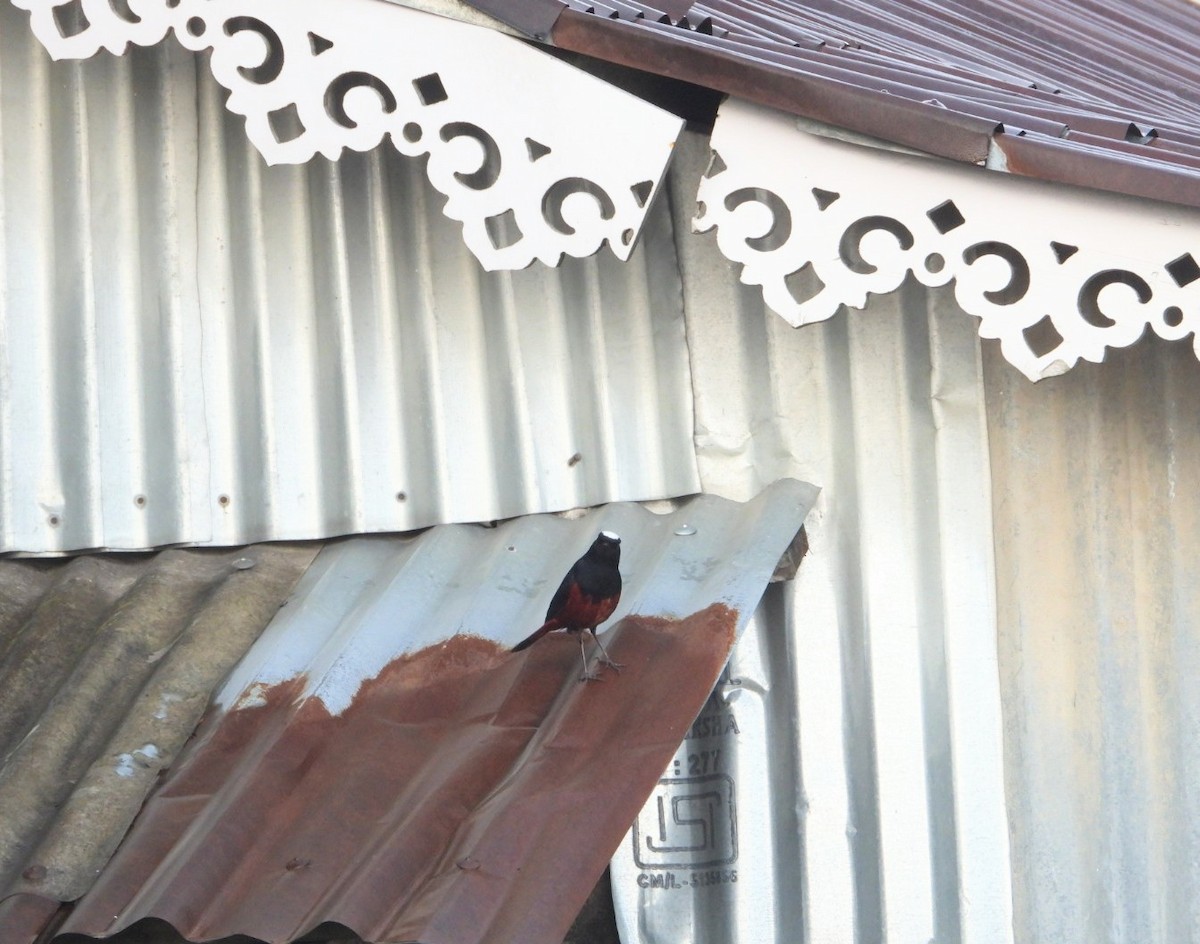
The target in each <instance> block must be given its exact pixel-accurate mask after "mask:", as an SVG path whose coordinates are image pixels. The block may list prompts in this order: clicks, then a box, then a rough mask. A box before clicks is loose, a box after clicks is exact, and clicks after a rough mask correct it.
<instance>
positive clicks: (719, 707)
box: [633, 698, 738, 889]
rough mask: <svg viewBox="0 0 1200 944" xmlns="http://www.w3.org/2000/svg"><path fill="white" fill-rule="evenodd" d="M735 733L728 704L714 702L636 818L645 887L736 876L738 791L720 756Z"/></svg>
mask: <svg viewBox="0 0 1200 944" xmlns="http://www.w3.org/2000/svg"><path fill="white" fill-rule="evenodd" d="M737 733H738V727H737V721H736V720H735V719H734V718H733V714H732V711H731V710H730V709H729V707H728V706H727V705H724V704H722V703H721V702H720V701H719V700H718V699H716V698H713V699H710V701H709V704H708V705H706V706H705V710H704V711H703V712H702V713H701V715H700V717H699V718H698V719H697V720H696V723H695V724H694V725H693V726H692V729H691V730H690V731H689V732H688V736H687V738H685V740H684V743H683V746H682V747H681V748H680V751H679V753H678V754H677V755H676V757H675V760H674V761H673V763H672V765H671V767H669V768H668V769H667V772H666V776H664V777H663V779H662V780H660V781H659V782H658V786H657V787H655V790H654V793H653V794H652V795H651V797H650V800H649V802H647V803H646V805H645V806H644V807H643V808H642V811H641V813H640V814H639V815H638V818H637V821H636V822H635V823H634V827H633V843H634V850H633V857H634V862H635V863H636V865H637V867H638V868H639V869H641V870H642V871H641V872H640V873H639V875H638V879H637V883H638V885H639V886H640V887H641V888H664V889H670V888H695V887H699V886H703V885H716V884H728V883H732V882H736V881H737V871H736V869H734V868H731V867H732V866H733V865H734V864H735V863H736V862H737V851H738V850H737V819H736V792H737V791H736V784H735V781H734V779H733V777H731V776H730V775H729V773H726V772H725V770H724V769H723V768H724V767H725V764H724V763H723V760H724V758H723V756H722V755H723V754H725V753H726V750H725V748H726V747H730V746H732V744H729V743H728V742H727V741H726V738H732V736H733V735H736V734H737Z"/></svg>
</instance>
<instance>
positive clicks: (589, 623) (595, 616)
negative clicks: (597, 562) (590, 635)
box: [555, 584, 617, 630]
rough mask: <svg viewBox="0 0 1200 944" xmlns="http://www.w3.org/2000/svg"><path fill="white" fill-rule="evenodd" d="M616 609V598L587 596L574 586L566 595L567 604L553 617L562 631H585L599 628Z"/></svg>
mask: <svg viewBox="0 0 1200 944" xmlns="http://www.w3.org/2000/svg"><path fill="white" fill-rule="evenodd" d="M616 608H617V598H616V597H593V596H589V595H588V594H586V593H584V592H583V590H581V589H580V588H579V585H578V584H574V585H572V587H571V589H570V591H569V592H568V593H567V602H566V603H565V604H564V605H563V608H562V610H561V611H559V612H558V613H557V614H555V616H556V618H557V620H558V621H559V623H560V624H561V625H562V627H563V628H564V629H573V630H579V629H587V628H591V627H593V626H599V625H600V624H601V623H603V622H604V621H605V620H606V619H608V618H609V617H610V616H612V612H613V610H615V609H616Z"/></svg>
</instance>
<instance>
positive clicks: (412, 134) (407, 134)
mask: <svg viewBox="0 0 1200 944" xmlns="http://www.w3.org/2000/svg"><path fill="white" fill-rule="evenodd" d="M403 133H404V140H405V141H407V142H409V143H410V144H416V143H417V142H418V141H420V140H421V126H420V125H419V124H417V123H416V122H415V121H410V122H409V123H408V124H406V125H405V126H404V132H403Z"/></svg>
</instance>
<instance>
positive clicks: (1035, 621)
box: [985, 339, 1200, 944]
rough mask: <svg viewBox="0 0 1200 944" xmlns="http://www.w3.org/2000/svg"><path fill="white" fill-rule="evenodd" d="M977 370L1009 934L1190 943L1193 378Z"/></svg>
mask: <svg viewBox="0 0 1200 944" xmlns="http://www.w3.org/2000/svg"><path fill="white" fill-rule="evenodd" d="M987 354H988V356H987V357H986V359H985V367H986V377H987V382H988V384H987V390H988V421H989V427H990V431H991V443H992V469H993V476H994V481H995V486H996V493H995V494H996V516H995V521H996V564H997V579H998V588H999V594H998V596H999V604H1000V614H1001V620H1000V626H1001V632H1000V658H1001V669H1002V674H1001V681H1002V684H1003V692H1004V730H1005V767H1006V775H1007V784H1008V796H1009V818H1010V822H1011V824H1012V857H1013V903H1014V917H1015V922H1016V931H1017V938H1018V940H1020V941H1022V942H1025V941H1029V942H1033V941H1060V942H1063V944H1074V942H1078V944H1084V942H1092V941H1113V942H1120V944H1126V942H1128V944H1135V942H1136V944H1142V942H1148V941H1155V942H1159V941H1161V942H1174V941H1196V940H1200V856H1198V855H1197V850H1200V737H1198V736H1197V734H1198V732H1200V688H1198V687H1197V684H1196V680H1197V678H1200V579H1198V573H1197V563H1196V562H1197V560H1200V547H1198V546H1197V539H1198V536H1200V492H1198V491H1197V488H1196V483H1197V481H1200V423H1198V422H1197V419H1196V403H1197V402H1200V364H1197V363H1196V360H1195V358H1194V357H1192V356H1191V354H1190V352H1188V351H1180V350H1176V349H1175V348H1173V347H1172V346H1170V345H1169V344H1167V343H1165V342H1160V341H1157V340H1156V339H1144V340H1143V341H1142V342H1141V343H1139V344H1138V345H1137V346H1135V347H1133V348H1130V349H1127V350H1122V351H1111V352H1110V353H1109V357H1108V361H1107V362H1106V363H1104V364H1100V365H1090V364H1089V365H1085V366H1084V367H1082V368H1081V369H1079V370H1077V371H1074V372H1072V374H1070V375H1069V376H1064V377H1059V378H1055V379H1054V380H1052V381H1048V382H1047V383H1045V384H1039V385H1038V386H1037V388H1036V389H1035V388H1032V387H1030V385H1029V384H1026V383H1024V382H1023V380H1022V378H1021V377H1019V376H1017V375H1016V374H1015V373H1014V371H1012V370H1011V369H1009V368H1008V367H1006V365H1005V364H1004V362H1003V361H1002V360H1001V359H1000V358H999V356H998V355H997V354H996V352H994V351H990V350H989V351H988V352H987Z"/></svg>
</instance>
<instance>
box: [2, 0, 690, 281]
mask: <svg viewBox="0 0 1200 944" xmlns="http://www.w3.org/2000/svg"><path fill="white" fill-rule="evenodd" d="M13 2H14V3H15V4H16V5H17V6H18V7H21V8H23V9H26V10H29V12H30V16H31V25H32V28H33V32H34V34H35V35H36V36H37V37H38V39H39V40H40V41H41V42H42V44H43V45H44V46H45V47H46V48H47V50H48V51H49V52H50V54H51V55H52V56H53V57H54V58H56V59H63V58H70V59H81V58H86V57H88V56H91V55H94V54H95V53H96V52H97V51H99V50H100V49H107V50H108V51H109V52H112V53H116V54H121V53H123V52H124V51H125V49H126V48H127V46H128V44H130V43H135V44H137V45H140V46H148V45H153V44H155V43H158V42H160V41H161V40H162V39H163V38H164V37H165V36H166V34H167V33H168V31H170V32H173V33H174V35H175V37H176V38H177V39H178V40H179V42H180V43H182V44H183V45H184V46H185V47H186V48H188V49H191V50H193V51H200V50H204V49H211V50H212V63H211V64H212V71H213V75H214V76H215V77H216V79H217V81H218V82H220V83H221V85H223V86H224V87H225V88H227V89H228V90H229V93H230V94H229V100H228V103H227V104H228V107H229V109H230V111H232V112H234V113H236V114H240V115H244V116H245V117H246V133H247V134H248V135H249V137H250V140H251V141H252V142H253V143H254V145H255V147H256V148H258V150H259V151H260V152H261V153H262V155H263V157H264V158H265V159H266V160H267V162H268V163H271V164H278V163H284V164H296V163H302V162H304V161H307V160H309V159H310V158H312V157H313V156H314V155H316V154H322V155H324V156H325V157H327V158H330V159H331V160H334V159H336V158H337V157H338V155H339V154H340V153H341V152H342V149H343V148H351V149H353V150H356V151H365V150H368V149H370V148H372V147H374V146H376V145H377V144H379V143H380V141H382V140H384V139H385V138H386V139H388V140H390V141H391V143H392V144H393V145H394V146H395V147H396V148H397V150H399V151H401V152H402V153H404V154H406V155H410V156H421V155H428V156H429V162H428V166H427V172H428V175H429V180H430V182H431V183H432V184H433V185H434V186H435V187H436V188H437V189H438V190H439V191H441V192H442V193H443V194H445V195H446V197H447V198H448V199H447V201H446V206H445V213H446V215H447V216H449V217H450V218H451V219H455V220H458V221H460V222H461V223H462V224H463V239H464V240H465V241H466V243H467V245H468V247H470V249H471V251H472V252H473V253H474V254H475V255H476V256H477V257H478V258H479V260H480V262H481V263H482V264H483V265H484V267H485V268H487V269H492V270H495V269H521V268H524V267H526V266H528V265H529V264H530V263H531V262H533V261H534V260H535V259H537V260H540V261H542V262H544V263H547V264H548V265H556V264H557V263H558V261H559V260H560V259H561V257H562V255H563V254H566V255H570V256H588V255H591V254H592V253H594V252H596V251H597V250H598V249H599V248H600V246H601V245H602V243H604V242H608V244H609V246H610V247H611V248H612V250H613V252H614V253H615V254H616V255H617V256H618V258H620V259H623V260H624V259H628V258H629V254H630V253H631V252H632V251H633V246H634V243H635V242H636V239H637V235H638V233H639V231H640V229H641V226H642V222H643V220H644V218H645V215H646V211H647V209H648V207H649V205H650V202H651V199H652V197H653V196H654V195H655V192H656V190H657V188H658V185H659V183H660V181H661V179H662V175H663V173H664V172H665V170H666V166H667V162H668V161H669V159H670V156H671V149H672V147H673V145H674V142H675V139H676V137H677V136H678V134H679V131H680V129H681V127H682V122H681V121H680V120H679V119H678V118H676V117H674V116H673V115H671V114H669V113H667V112H665V111H663V110H661V109H659V108H656V107H655V106H653V105H649V104H647V103H646V102H643V101H642V100H641V99H639V98H636V97H635V96H632V95H629V94H627V93H625V92H622V91H620V90H619V89H616V88H614V87H613V86H611V85H609V84H608V83H606V82H603V81H601V80H599V79H596V78H593V77H592V76H590V75H588V74H587V73H585V72H582V71H581V70H578V69H575V68H573V67H571V66H569V65H567V64H565V63H562V62H560V61H558V60H557V59H555V58H553V57H552V56H549V55H547V54H546V53H543V52H541V51H539V50H537V49H534V48H531V47H530V46H528V45H526V44H525V43H522V42H520V41H518V40H516V39H513V38H512V37H509V36H505V35H502V34H500V33H497V32H494V31H492V30H489V29H486V28H483V27H479V26H472V25H469V24H466V23H460V22H457V21H455V20H450V19H446V18H444V17H439V16H435V15H432V14H429V13H422V12H420V11H417V10H412V9H408V8H406V7H402V6H398V5H396V4H392V3H383V2H379V0H338V2H336V3H329V2H326V0H68V2H67V3H61V2H58V0H13Z"/></svg>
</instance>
